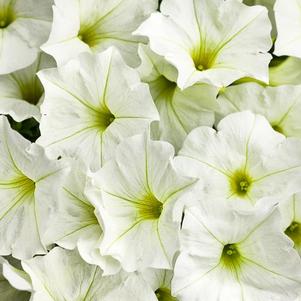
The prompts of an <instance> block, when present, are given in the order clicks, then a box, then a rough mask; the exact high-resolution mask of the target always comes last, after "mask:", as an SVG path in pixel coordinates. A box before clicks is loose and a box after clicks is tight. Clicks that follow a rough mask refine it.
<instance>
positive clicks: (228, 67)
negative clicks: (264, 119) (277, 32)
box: [134, 0, 272, 89]
mask: <svg viewBox="0 0 301 301" xmlns="http://www.w3.org/2000/svg"><path fill="white" fill-rule="evenodd" d="M160 10H161V13H158V12H157V13H153V14H152V15H151V17H150V18H149V19H147V20H146V21H145V22H144V23H142V25H141V26H140V27H139V28H138V29H137V30H136V31H135V32H134V34H140V35H145V36H147V37H148V38H149V40H150V47H151V49H152V50H153V51H155V52H156V53H157V54H159V55H162V56H164V57H165V59H166V60H167V61H169V62H170V63H171V64H173V65H174V66H175V67H176V68H177V70H178V72H179V76H178V80H177V82H178V85H179V87H180V88H181V89H184V88H187V87H189V86H192V85H194V84H195V83H197V82H201V83H209V84H212V85H215V86H219V87H221V86H228V85H229V84H231V83H232V82H234V81H235V80H237V79H239V78H242V77H246V76H247V77H254V78H256V79H258V80H261V81H263V82H268V63H269V61H270V59H271V56H270V55H269V54H268V53H267V51H268V50H269V49H270V48H271V46H272V42H271V38H270V31H271V23H270V21H269V19H268V14H267V9H266V8H265V7H262V6H253V7H248V6H247V5H245V4H242V3H239V1H236V0H228V1H224V0H187V1H182V0H164V1H163V2H162V4H161V8H160Z"/></svg>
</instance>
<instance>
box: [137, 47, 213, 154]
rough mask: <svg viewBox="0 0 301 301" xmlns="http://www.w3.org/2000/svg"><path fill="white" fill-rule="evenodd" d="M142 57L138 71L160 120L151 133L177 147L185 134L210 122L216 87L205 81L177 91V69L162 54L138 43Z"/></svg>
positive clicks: (210, 124)
mask: <svg viewBox="0 0 301 301" xmlns="http://www.w3.org/2000/svg"><path fill="white" fill-rule="evenodd" d="M139 54H140V57H141V60H142V64H141V65H140V67H139V69H138V71H139V73H140V76H141V78H142V80H143V81H144V82H146V83H148V84H149V87H150V91H151V94H152V96H153V99H154V101H155V104H156V106H157V109H158V111H159V114H160V122H157V123H153V125H154V126H153V128H152V130H153V135H154V136H155V137H158V138H159V139H162V140H165V141H168V142H170V143H172V144H173V145H174V147H175V148H176V151H177V150H179V148H181V146H182V144H183V141H184V139H185V138H186V136H187V134H188V133H189V132H190V131H191V130H192V129H194V128H196V127H198V126H201V125H207V126H212V125H213V122H214V112H213V111H214V109H215V108H216V95H217V88H215V87H213V86H209V85H205V84H198V85H195V86H193V87H190V88H187V89H185V90H183V91H182V90H181V89H180V88H178V86H177V84H176V79H177V71H176V69H175V68H174V67H173V66H172V65H170V64H169V63H167V62H166V61H165V60H164V58H163V57H161V56H159V55H157V54H155V53H154V52H152V51H151V50H150V49H149V48H148V47H146V46H144V45H143V46H142V45H140V48H139Z"/></svg>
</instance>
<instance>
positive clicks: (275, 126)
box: [272, 124, 283, 134]
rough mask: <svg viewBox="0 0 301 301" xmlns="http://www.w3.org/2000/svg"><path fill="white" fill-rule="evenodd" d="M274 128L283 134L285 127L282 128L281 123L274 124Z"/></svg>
mask: <svg viewBox="0 0 301 301" xmlns="http://www.w3.org/2000/svg"><path fill="white" fill-rule="evenodd" d="M272 128H273V129H274V130H275V131H276V132H278V133H280V134H283V129H282V127H281V126H280V125H278V124H274V125H272Z"/></svg>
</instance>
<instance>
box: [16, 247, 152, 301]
mask: <svg viewBox="0 0 301 301" xmlns="http://www.w3.org/2000/svg"><path fill="white" fill-rule="evenodd" d="M22 265H23V267H24V270H25V271H26V272H27V273H28V274H29V275H30V277H31V280H32V285H33V289H34V292H33V293H32V299H31V300H32V301H41V300H43V301H65V300H68V301H71V300H72V301H83V300H89V301H116V300H120V301H129V300H131V301H157V300H156V297H155V295H154V294H153V291H152V290H151V288H150V287H148V286H147V285H146V283H145V281H144V279H143V278H142V277H141V276H140V275H139V274H137V273H131V274H128V273H125V272H121V273H119V274H117V275H114V276H107V277H103V276H102V270H101V269H100V268H99V267H97V266H94V265H90V264H87V263H86V262H85V261H83V260H82V259H81V257H80V256H79V254H78V253H77V251H67V250H64V249H61V248H54V249H53V250H51V251H50V253H48V254H47V255H46V256H43V257H35V258H33V259H31V260H27V261H23V262H22Z"/></svg>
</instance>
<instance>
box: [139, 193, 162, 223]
mask: <svg viewBox="0 0 301 301" xmlns="http://www.w3.org/2000/svg"><path fill="white" fill-rule="evenodd" d="M136 208H137V209H138V217H139V219H142V220H151V219H158V218H159V217H160V215H161V212H162V210H163V203H161V202H160V201H159V200H158V199H157V198H156V197H155V196H154V195H153V194H148V195H146V196H145V197H144V198H143V199H142V200H138V201H137V202H136Z"/></svg>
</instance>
